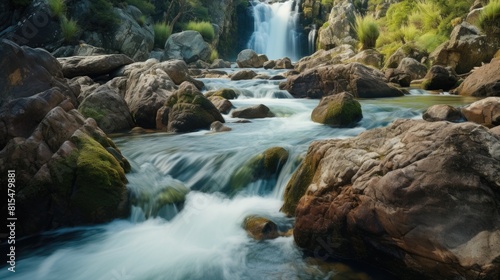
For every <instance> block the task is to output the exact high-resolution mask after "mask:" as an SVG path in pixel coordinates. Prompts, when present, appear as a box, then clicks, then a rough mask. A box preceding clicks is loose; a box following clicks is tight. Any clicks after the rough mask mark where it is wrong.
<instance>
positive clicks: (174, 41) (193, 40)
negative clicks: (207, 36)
mask: <svg viewBox="0 0 500 280" xmlns="http://www.w3.org/2000/svg"><path fill="white" fill-rule="evenodd" d="M210 52H211V50H210V45H209V44H208V43H207V42H205V40H203V37H202V36H201V34H200V33H199V32H198V31H193V30H187V31H183V32H179V33H175V34H172V35H171V36H170V37H168V40H167V42H165V54H164V55H165V58H166V59H182V60H184V61H185V62H186V63H191V62H195V61H197V60H199V59H201V60H203V61H207V60H208V59H209V58H210Z"/></svg>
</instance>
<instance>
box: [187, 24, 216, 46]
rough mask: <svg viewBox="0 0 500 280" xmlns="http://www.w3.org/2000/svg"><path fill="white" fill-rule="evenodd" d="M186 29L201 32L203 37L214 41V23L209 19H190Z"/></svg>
mask: <svg viewBox="0 0 500 280" xmlns="http://www.w3.org/2000/svg"><path fill="white" fill-rule="evenodd" d="M186 30H194V31H198V32H200V34H201V36H203V39H205V41H207V42H212V40H213V39H214V37H215V31H214V27H213V26H212V24H211V23H210V22H208V21H199V22H196V21H190V22H188V23H187V25H186Z"/></svg>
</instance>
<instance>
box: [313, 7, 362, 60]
mask: <svg viewBox="0 0 500 280" xmlns="http://www.w3.org/2000/svg"><path fill="white" fill-rule="evenodd" d="M355 14H356V8H355V7H354V5H353V3H351V1H341V2H340V3H338V4H337V5H335V6H334V7H333V8H332V10H331V12H330V17H329V18H328V25H327V26H326V27H323V28H321V29H320V31H319V38H318V44H319V46H321V48H323V49H326V50H328V49H331V48H334V47H337V46H340V45H343V44H349V45H352V46H354V45H356V43H357V41H356V40H355V39H354V38H356V33H355V31H354V28H353V26H354V19H355Z"/></svg>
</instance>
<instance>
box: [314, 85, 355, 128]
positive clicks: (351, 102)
mask: <svg viewBox="0 0 500 280" xmlns="http://www.w3.org/2000/svg"><path fill="white" fill-rule="evenodd" d="M362 118H363V113H362V112H361V104H359V102H358V101H357V100H356V99H354V97H353V96H352V94H350V93H348V92H341V93H339V94H335V95H330V96H325V97H323V98H322V99H321V101H320V102H319V104H318V106H317V107H316V108H314V110H313V111H312V113H311V119H312V120H313V122H317V123H322V124H327V125H330V126H334V127H351V126H353V125H355V124H356V123H357V122H359V121H360V120H361V119H362Z"/></svg>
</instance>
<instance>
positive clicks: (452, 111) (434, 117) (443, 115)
mask: <svg viewBox="0 0 500 280" xmlns="http://www.w3.org/2000/svg"><path fill="white" fill-rule="evenodd" d="M422 118H423V119H424V120H426V121H428V122H437V121H449V122H458V121H460V120H462V119H463V116H462V113H461V112H460V110H459V109H457V108H455V107H453V106H450V105H444V104H438V105H432V106H431V107H429V108H427V110H425V112H424V113H423V115H422Z"/></svg>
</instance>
